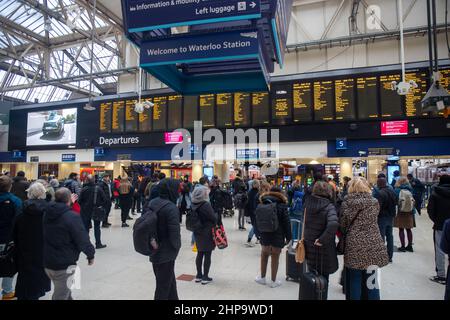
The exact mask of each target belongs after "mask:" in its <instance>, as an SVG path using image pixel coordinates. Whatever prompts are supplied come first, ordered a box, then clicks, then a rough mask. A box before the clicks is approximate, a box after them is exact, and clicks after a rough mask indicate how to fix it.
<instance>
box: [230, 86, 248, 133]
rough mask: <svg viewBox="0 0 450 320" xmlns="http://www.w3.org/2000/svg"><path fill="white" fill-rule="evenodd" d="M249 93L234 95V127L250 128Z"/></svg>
mask: <svg viewBox="0 0 450 320" xmlns="http://www.w3.org/2000/svg"><path fill="white" fill-rule="evenodd" d="M250 102H251V101H250V93H235V94H234V125H235V126H237V127H246V126H250Z"/></svg>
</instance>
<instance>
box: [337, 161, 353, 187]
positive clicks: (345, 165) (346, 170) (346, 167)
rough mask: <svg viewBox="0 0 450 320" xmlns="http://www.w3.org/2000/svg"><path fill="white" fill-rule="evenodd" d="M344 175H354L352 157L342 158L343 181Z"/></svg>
mask: <svg viewBox="0 0 450 320" xmlns="http://www.w3.org/2000/svg"><path fill="white" fill-rule="evenodd" d="M344 177H350V178H351V177H353V160H352V158H342V159H341V174H340V180H341V182H343V180H342V179H343V178H344Z"/></svg>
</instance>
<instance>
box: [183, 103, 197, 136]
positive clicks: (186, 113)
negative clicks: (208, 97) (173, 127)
mask: <svg viewBox="0 0 450 320" xmlns="http://www.w3.org/2000/svg"><path fill="white" fill-rule="evenodd" d="M197 120H198V96H185V97H184V109H183V127H184V128H189V129H192V128H194V121H197Z"/></svg>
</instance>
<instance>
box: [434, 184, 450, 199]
mask: <svg viewBox="0 0 450 320" xmlns="http://www.w3.org/2000/svg"><path fill="white" fill-rule="evenodd" d="M434 191H435V192H436V193H437V194H438V195H440V196H441V197H444V198H449V199H450V184H440V185H438V186H436V187H434Z"/></svg>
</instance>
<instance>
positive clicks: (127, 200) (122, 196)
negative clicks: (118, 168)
mask: <svg viewBox="0 0 450 320" xmlns="http://www.w3.org/2000/svg"><path fill="white" fill-rule="evenodd" d="M133 195H134V188H133V186H132V185H131V183H130V181H129V180H128V178H122V180H120V187H119V206H120V210H121V218H122V228H126V227H129V225H128V224H127V220H133V218H131V217H130V216H129V213H130V210H131V207H132V205H133Z"/></svg>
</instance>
